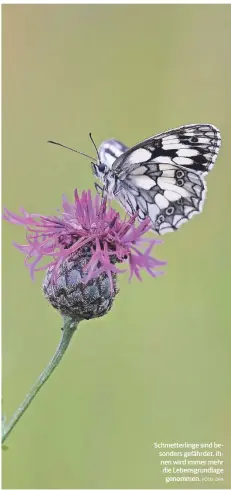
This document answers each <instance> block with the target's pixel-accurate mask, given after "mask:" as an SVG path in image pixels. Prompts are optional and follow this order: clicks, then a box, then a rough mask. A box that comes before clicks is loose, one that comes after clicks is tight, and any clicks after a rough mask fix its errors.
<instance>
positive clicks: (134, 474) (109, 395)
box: [3, 5, 231, 489]
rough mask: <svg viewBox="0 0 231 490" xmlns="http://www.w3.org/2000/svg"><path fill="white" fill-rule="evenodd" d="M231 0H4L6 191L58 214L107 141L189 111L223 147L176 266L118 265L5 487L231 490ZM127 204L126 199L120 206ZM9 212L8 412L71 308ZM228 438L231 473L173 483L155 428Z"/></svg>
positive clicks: (32, 207)
mask: <svg viewBox="0 0 231 490" xmlns="http://www.w3.org/2000/svg"><path fill="white" fill-rule="evenodd" d="M230 25H231V7H230V5H227V6H225V5H220V6H218V5H207V6H206V5H194V6H193V5H143V6H142V5H130V6H129V5H94V6H93V5H4V6H3V203H4V205H5V206H7V207H8V208H9V209H10V210H12V211H14V212H17V211H18V209H19V207H20V206H23V207H24V208H25V209H26V210H28V211H29V212H38V213H44V214H53V213H55V211H56V209H57V208H58V207H60V205H61V195H62V193H66V194H67V195H68V197H69V198H71V197H72V195H73V190H74V188H75V187H78V189H79V190H83V189H87V188H91V189H92V190H93V189H94V180H93V176H92V173H91V167H90V163H89V161H88V160H87V159H84V158H83V157H81V156H76V155H74V154H73V153H71V152H68V151H66V150H63V149H61V148H57V147H53V146H51V145H47V144H46V141H47V140H48V139H56V140H58V141H61V142H63V143H65V144H67V145H71V146H73V147H77V148H78V149H79V150H82V151H84V152H86V153H89V154H94V150H93V148H92V144H91V142H90V140H89V137H88V133H89V131H92V133H93V136H94V139H95V141H96V143H97V145H99V143H100V142H101V141H102V140H104V139H107V138H110V137H116V138H118V139H121V140H122V141H124V142H125V143H126V144H128V145H133V144H135V143H137V142H138V141H140V140H142V139H144V138H147V137H149V136H151V135H153V134H155V133H158V132H160V131H164V130H167V129H170V128H174V127H177V126H179V125H183V124H190V123H198V122H203V123H212V124H215V125H216V126H218V127H219V128H220V130H221V135H222V140H223V145H222V148H221V152H220V156H219V158H218V160H217V164H216V166H215V168H214V170H213V171H212V172H211V174H210V175H209V176H208V177H207V182H208V194H207V201H206V205H205V207H204V212H203V214H201V215H200V216H197V217H195V218H194V219H193V220H192V221H191V222H190V223H188V224H186V225H184V226H183V227H182V228H181V229H180V230H179V231H178V232H177V233H175V234H169V235H165V237H164V245H161V246H159V248H157V249H156V256H157V257H159V258H163V259H167V260H168V266H167V268H166V274H165V276H163V277H161V278H158V279H156V280H155V279H152V278H151V277H148V276H147V275H145V274H144V277H143V279H144V280H143V283H139V282H138V281H136V280H134V281H133V282H132V284H128V276H127V275H126V277H125V276H122V277H121V278H120V289H121V291H120V294H119V295H118V297H117V299H116V303H115V305H114V307H113V309H112V310H111V312H110V313H109V314H108V316H106V317H104V318H102V319H99V320H95V321H92V322H85V323H82V324H81V326H80V329H79V331H78V332H77V333H76V334H75V336H74V339H73V342H72V344H71V346H70V349H69V351H68V352H67V354H66V356H65V358H64V359H63V361H62V363H61V365H60V367H59V368H58V370H57V371H56V372H55V374H54V375H53V376H52V378H51V379H50V380H49V382H48V383H47V385H46V386H45V387H44V388H43V389H42V391H41V392H40V394H39V395H38V398H37V399H36V401H34V402H33V404H32V405H31V407H30V408H29V410H28V412H27V413H26V414H25V415H24V416H23V418H22V419H21V421H20V422H19V424H18V426H17V427H16V428H15V430H14V431H13V432H12V434H11V436H10V437H9V439H8V440H7V445H8V446H9V449H8V451H6V452H4V454H3V487H4V488H26V489H27V488H30V489H32V488H155V489H156V488H179V486H180V487H181V488H186V489H187V488H228V487H229V485H231V473H230V469H229V466H230V465H229V463H230V460H231V446H230V409H231V389H230V371H231V369H230V367H231V361H230V341H231V334H230V292H229V291H230V239H231V231H230V230H231V227H230V195H231V192H230V189H231V184H230V182H231V165H230V147H229V142H230V134H231V117H230V110H231V103H230V100H231V96H230V86H231V65H230V51H231V27H230ZM117 208H118V209H119V207H118V206H117ZM14 240H15V241H16V242H19V243H24V242H25V237H24V231H23V229H21V228H20V227H16V226H12V225H10V224H8V223H4V224H3V398H4V412H5V413H6V415H7V417H10V416H11V415H12V413H13V411H14V410H15V409H16V408H17V407H18V405H19V404H20V403H21V401H22V400H23V398H24V395H25V394H26V392H27V391H28V389H29V387H30V386H31V384H32V383H33V382H34V381H35V379H36V378H37V377H38V375H39V374H40V372H41V371H42V369H43V368H44V367H45V365H46V364H47V362H48V360H49V359H50V357H51V355H52V354H53V352H54V350H55V348H56V345H57V343H58V341H59V337H60V333H61V332H60V327H61V321H60V318H59V316H58V314H57V313H56V312H55V311H54V310H53V309H52V307H51V306H49V305H48V304H47V302H46V301H45V299H44V298H43V295H42V293H41V283H42V279H43V274H42V273H39V274H38V275H37V279H36V282H35V283H32V282H31V279H30V277H29V273H28V271H27V270H26V269H25V268H24V266H23V255H21V254H20V253H19V252H18V251H17V250H16V249H15V248H14V247H13V246H12V245H11V242H12V241H14ZM177 440H178V441H189V442H209V441H213V440H214V441H217V442H220V443H222V444H224V452H225V459H226V470H225V471H226V474H225V482H223V483H220V484H219V483H217V482H215V481H214V482H207V483H206V482H204V483H193V484H192V483H191V484H190V483H181V484H180V485H179V483H176V484H166V483H164V477H163V475H162V474H161V472H160V465H159V458H158V456H157V451H156V450H155V449H154V448H153V443H154V442H155V441H163V442H174V441H177Z"/></svg>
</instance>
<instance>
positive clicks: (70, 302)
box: [4, 190, 165, 318]
mask: <svg viewBox="0 0 231 490" xmlns="http://www.w3.org/2000/svg"><path fill="white" fill-rule="evenodd" d="M62 204H63V211H62V212H59V215H58V216H43V215H40V214H29V213H27V212H26V211H25V210H24V209H21V213H22V216H18V215H16V214H14V213H12V212H11V211H8V210H7V209H5V210H4V219H5V220H6V221H9V222H10V223H14V224H17V225H22V226H24V227H25V228H26V231H27V235H26V238H27V244H26V245H19V244H16V243H14V245H15V247H16V248H18V249H19V250H20V251H21V252H23V253H24V254H25V255H26V257H25V265H26V267H28V268H29V270H30V274H31V277H32V279H33V278H34V273H35V272H37V271H41V270H45V269H47V274H46V279H45V281H44V284H43V290H44V294H45V296H46V297H47V298H48V300H49V301H50V303H51V304H52V305H53V306H54V307H55V308H57V309H58V310H60V312H61V313H63V314H66V315H69V316H71V314H73V315H75V316H78V317H81V318H92V317H94V316H101V315H103V314H105V312H107V311H108V310H109V309H110V308H111V306H112V302H113V299H114V296H115V294H116V293H117V292H118V290H117V288H116V275H117V273H119V274H120V273H123V272H125V271H126V270H127V269H120V268H118V267H117V266H116V263H127V265H128V269H129V271H130V279H131V278H132V276H133V275H135V276H136V277H137V278H138V279H139V280H141V275H140V270H141V269H145V270H146V271H147V272H148V273H149V274H151V275H152V276H154V277H155V276H157V275H160V274H161V273H162V271H158V270H156V268H157V267H159V266H161V265H164V264H165V262H163V261H160V260H157V259H155V258H154V257H152V256H151V255H150V254H151V250H152V248H153V247H154V245H156V244H158V243H161V242H160V241H158V240H155V239H150V238H144V237H143V235H144V234H145V233H146V232H147V231H148V230H149V229H150V227H151V224H150V221H149V218H147V219H146V220H144V221H143V222H142V223H140V224H139V225H136V224H135V220H136V217H137V215H136V214H135V215H134V216H132V217H130V218H125V219H124V220H122V219H121V217H120V215H119V213H118V212H117V211H115V210H114V209H113V208H111V207H110V206H107V201H106V198H102V199H100V197H99V196H96V197H95V198H92V196H91V192H90V191H88V192H82V195H81V196H79V195H78V192H77V190H75V192H74V202H73V203H70V202H69V201H68V200H67V198H66V197H65V196H64V197H63V203H62ZM145 243H146V248H144V250H143V251H142V250H141V248H142V246H143V245H145ZM140 246H141V248H140ZM44 257H45V258H48V259H50V260H48V261H47V263H45V264H43V263H42V264H41V261H42V260H43V258H44ZM73 312H74V313H73Z"/></svg>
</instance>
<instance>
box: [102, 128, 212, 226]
mask: <svg viewBox="0 0 231 490" xmlns="http://www.w3.org/2000/svg"><path fill="white" fill-rule="evenodd" d="M220 144H221V138H220V133H219V130H218V129H217V128H215V126H212V125H209V124H195V125H188V126H182V127H180V128H177V129H174V130H171V131H167V132H165V133H161V134H159V135H156V136H153V137H151V138H148V139H147V140H145V141H143V142H141V143H139V144H138V145H136V146H134V147H133V148H130V149H128V150H126V151H125V152H123V153H122V154H121V155H120V156H119V157H118V158H116V159H115V160H114V161H113V162H112V165H111V169H112V171H113V172H114V174H115V175H116V176H117V178H118V179H119V181H120V183H121V185H120V190H119V192H118V193H117V194H116V195H115V198H116V199H117V200H118V201H119V202H120V203H121V204H122V206H123V207H124V208H125V209H126V210H127V211H128V212H129V213H130V214H133V213H134V212H136V211H138V213H139V219H140V220H142V219H145V218H146V217H147V216H149V217H150V219H151V220H152V223H153V229H154V230H155V231H157V232H158V233H160V234H164V233H167V232H169V231H175V230H177V229H178V228H179V227H180V226H181V224H183V223H184V222H186V221H187V220H189V219H190V218H192V216H193V215H194V214H198V213H200V212H201V211H202V208H203V204H204V200H205V194H206V183H205V181H204V177H203V176H204V175H205V174H207V172H208V171H209V170H211V168H212V167H213V165H214V163H215V160H216V157H217V154H218V151H219V148H220ZM111 150H112V146H111Z"/></svg>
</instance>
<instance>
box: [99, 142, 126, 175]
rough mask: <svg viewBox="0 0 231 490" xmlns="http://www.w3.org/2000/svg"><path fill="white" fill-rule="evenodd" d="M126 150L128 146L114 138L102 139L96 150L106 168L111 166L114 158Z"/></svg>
mask: <svg viewBox="0 0 231 490" xmlns="http://www.w3.org/2000/svg"><path fill="white" fill-rule="evenodd" d="M127 150H128V146H126V145H124V144H123V143H121V141H117V140H115V139H111V140H106V141H103V143H101V145H100V147H99V150H98V153H99V161H100V163H101V164H103V165H106V166H107V167H108V168H112V165H113V163H114V162H115V160H116V159H118V158H119V157H120V156H121V155H122V154H123V153H124V152H125V151H127Z"/></svg>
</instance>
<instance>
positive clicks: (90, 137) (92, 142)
mask: <svg viewBox="0 0 231 490" xmlns="http://www.w3.org/2000/svg"><path fill="white" fill-rule="evenodd" d="M89 136H90V140H91V142H92V143H93V146H94V148H95V150H96V153H97V156H98V160H99V162H100V157H99V152H98V148H97V146H96V144H95V142H94V140H93V138H92V134H91V133H89Z"/></svg>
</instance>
